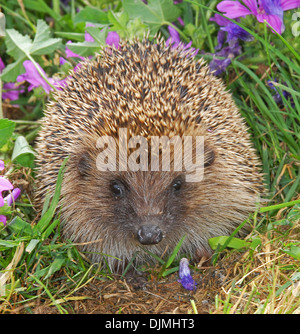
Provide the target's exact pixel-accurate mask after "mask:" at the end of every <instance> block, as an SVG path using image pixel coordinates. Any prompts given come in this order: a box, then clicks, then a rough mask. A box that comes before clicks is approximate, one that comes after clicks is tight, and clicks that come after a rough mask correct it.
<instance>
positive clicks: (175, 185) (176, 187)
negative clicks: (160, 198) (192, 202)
mask: <svg viewBox="0 0 300 334" xmlns="http://www.w3.org/2000/svg"><path fill="white" fill-rule="evenodd" d="M181 187H182V181H181V179H175V180H174V181H173V182H172V189H173V190H174V191H175V192H178V191H179V190H180V189H181Z"/></svg>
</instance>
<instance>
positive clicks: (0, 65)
mask: <svg viewBox="0 0 300 334" xmlns="http://www.w3.org/2000/svg"><path fill="white" fill-rule="evenodd" d="M4 68H5V65H4V63H3V60H2V58H1V57H0V73H2V71H3V70H4Z"/></svg>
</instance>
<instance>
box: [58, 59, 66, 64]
mask: <svg viewBox="0 0 300 334" xmlns="http://www.w3.org/2000/svg"><path fill="white" fill-rule="evenodd" d="M66 62H67V61H66V59H65V58H63V57H59V65H63V64H65V63H66Z"/></svg>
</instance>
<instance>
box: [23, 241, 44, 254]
mask: <svg viewBox="0 0 300 334" xmlns="http://www.w3.org/2000/svg"><path fill="white" fill-rule="evenodd" d="M40 241H41V240H40V239H31V240H30V242H29V244H28V245H27V247H26V249H25V251H26V252H27V253H29V254H30V253H31V252H32V251H33V250H34V249H35V247H36V246H37V244H38V243H39V242H40Z"/></svg>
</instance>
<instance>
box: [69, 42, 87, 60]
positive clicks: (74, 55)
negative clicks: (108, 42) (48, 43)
mask: <svg viewBox="0 0 300 334" xmlns="http://www.w3.org/2000/svg"><path fill="white" fill-rule="evenodd" d="M66 44H72V41H68V42H67V43H66ZM66 57H67V58H70V57H74V58H80V59H81V60H85V59H84V57H82V56H79V55H78V54H77V53H75V52H73V51H71V50H70V49H69V48H67V47H66Z"/></svg>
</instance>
